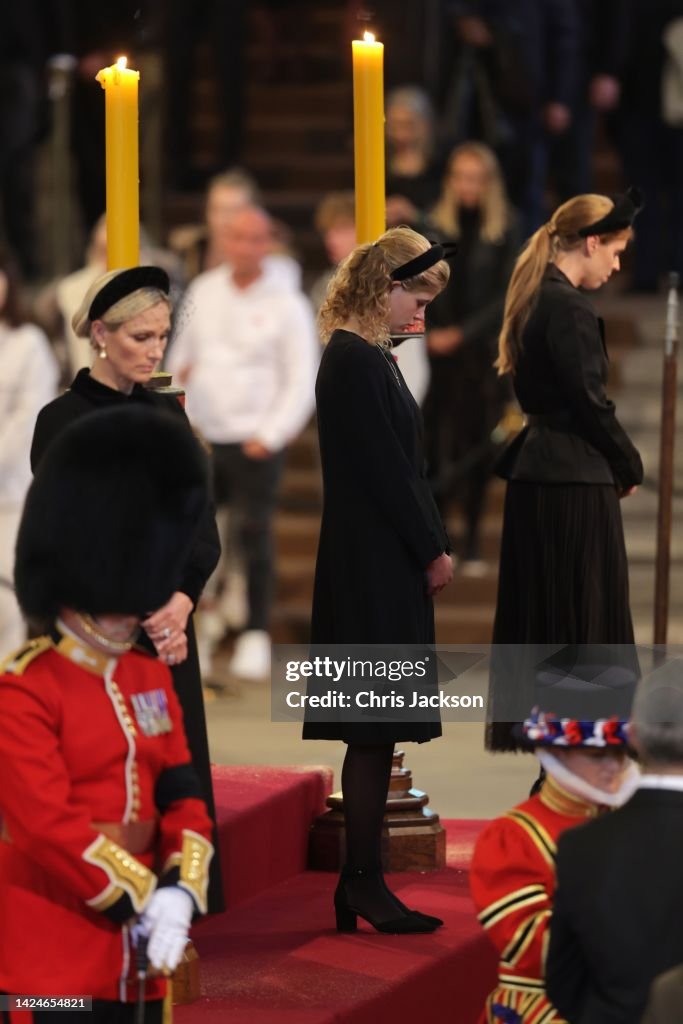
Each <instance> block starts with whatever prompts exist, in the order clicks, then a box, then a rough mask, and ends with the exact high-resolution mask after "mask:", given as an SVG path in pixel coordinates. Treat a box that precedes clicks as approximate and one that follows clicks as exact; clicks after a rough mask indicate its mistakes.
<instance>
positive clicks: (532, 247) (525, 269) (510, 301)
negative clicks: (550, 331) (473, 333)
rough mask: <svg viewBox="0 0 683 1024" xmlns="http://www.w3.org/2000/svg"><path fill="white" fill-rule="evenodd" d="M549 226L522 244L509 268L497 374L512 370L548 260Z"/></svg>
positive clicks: (542, 228) (549, 247) (496, 364)
mask: <svg viewBox="0 0 683 1024" xmlns="http://www.w3.org/2000/svg"><path fill="white" fill-rule="evenodd" d="M550 254H551V244H550V226H549V225H547V224H544V225H543V227H541V228H539V229H538V231H536V232H535V233H534V234H533V235H532V236H531V238H530V239H529V241H528V242H527V243H526V245H525V246H524V248H523V250H522V252H521V253H520V255H519V256H518V258H517V262H516V263H515V269H514V270H513V271H512V277H511V278H510V284H509V285H508V290H507V295H506V296H505V312H504V313H503V327H502V329H501V332H500V338H499V341H498V358H497V359H496V362H495V364H494V365H495V367H496V369H497V370H498V373H499V375H502V374H504V373H513V372H514V369H515V366H516V365H517V359H518V358H519V354H520V352H521V349H522V346H521V339H522V332H523V331H524V328H525V327H526V323H527V320H528V319H529V315H530V313H531V309H532V306H533V303H534V299H535V297H536V292H537V291H538V288H539V286H540V284H541V281H542V280H543V275H544V274H545V271H546V267H547V266H548V263H549V261H550Z"/></svg>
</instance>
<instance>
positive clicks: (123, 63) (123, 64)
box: [116, 57, 128, 71]
mask: <svg viewBox="0 0 683 1024" xmlns="http://www.w3.org/2000/svg"><path fill="white" fill-rule="evenodd" d="M116 66H117V68H118V69H119V71H125V70H126V68H127V67H128V58H127V57H119V59H118V60H117V62H116Z"/></svg>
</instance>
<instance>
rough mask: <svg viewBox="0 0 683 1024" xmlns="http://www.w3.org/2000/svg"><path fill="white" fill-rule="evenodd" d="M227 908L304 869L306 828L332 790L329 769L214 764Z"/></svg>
mask: <svg viewBox="0 0 683 1024" xmlns="http://www.w3.org/2000/svg"><path fill="white" fill-rule="evenodd" d="M212 774H213V784H214V797H215V801H216V820H217V821H218V835H219V841H220V856H221V867H222V869H223V886H224V890H225V899H226V903H227V906H228V907H234V906H236V904H238V903H241V902H243V901H244V900H247V899H250V898H251V897H252V896H255V895H256V894H257V893H259V892H262V891H263V890H264V889H269V888H270V887H271V886H273V885H276V884H277V883H278V882H281V881H283V879H285V878H289V877H290V876H291V875H295V874H298V873H299V872H300V871H305V870H306V856H307V846H308V830H309V828H310V825H311V823H312V821H313V820H314V818H315V817H316V816H317V815H318V814H320V813H321V812H322V811H323V810H324V809H325V798H326V797H327V796H328V795H329V794H330V793H331V792H332V782H333V777H332V769H331V768H326V767H320V768H310V767H301V768H299V767H296V766H295V767H292V768H272V767H269V766H261V765H237V766H234V767H233V766H230V767H222V766H217V765H214V767H213V770H212Z"/></svg>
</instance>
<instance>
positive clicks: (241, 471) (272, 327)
mask: <svg viewBox="0 0 683 1024" xmlns="http://www.w3.org/2000/svg"><path fill="white" fill-rule="evenodd" d="M222 245H223V255H224V260H225V262H224V263H222V264H221V265H220V266H218V267H215V268H214V269H213V270H208V271H205V272H204V273H203V274H200V275H199V276H198V277H196V278H195V280H194V281H193V282H192V284H191V285H190V287H189V288H188V290H187V293H186V295H185V299H184V302H183V306H182V308H181V311H180V314H179V317H178V321H177V328H176V333H175V336H174V338H173V342H172V346H171V350H170V353H169V357H168V360H167V367H168V369H169V370H170V371H171V372H172V373H173V374H174V375H175V377H176V379H177V380H178V382H179V383H180V384H181V385H182V386H183V387H184V388H185V391H186V394H187V413H188V416H189V417H190V419H191V421H192V422H193V423H194V425H195V426H196V427H197V428H198V429H199V430H200V431H201V432H202V434H203V435H204V437H205V438H206V440H207V441H208V442H209V443H210V444H211V447H212V453H213V469H214V488H215V500H216V505H217V506H218V507H219V508H220V507H221V506H224V507H225V506H227V507H228V508H229V510H230V515H231V517H233V514H234V515H236V517H237V520H238V531H237V532H238V538H239V547H240V549H241V552H240V553H241V557H242V559H243V561H244V564H245V568H246V577H247V599H248V601H247V603H248V617H247V622H246V628H245V630H244V631H243V632H242V633H241V634H240V636H239V637H238V640H237V644H236V648H235V652H234V655H233V658H232V662H231V665H230V668H231V671H232V673H233V674H235V675H238V676H242V677H244V678H261V677H264V676H266V675H268V673H269V670H270V637H269V633H268V628H269V615H270V604H271V594H272V579H273V554H272V519H273V515H274V512H275V506H276V502H277V495H278V485H279V481H280V477H281V474H282V469H283V466H284V459H285V450H286V448H287V445H288V444H289V443H290V442H291V441H292V440H293V439H294V438H295V437H296V435H297V434H298V433H299V432H300V431H301V430H302V428H303V427H304V426H305V425H306V423H307V421H308V419H309V417H310V416H311V413H312V412H313V405H314V381H315V372H316V369H317V362H318V342H317V337H316V332H315V326H314V322H313V315H312V312H311V309H310V306H309V303H308V301H307V299H306V298H305V296H304V295H303V294H302V293H301V292H300V291H298V290H296V289H294V288H293V287H292V286H291V285H285V284H283V282H282V280H281V279H280V277H279V276H278V275H275V274H273V273H272V272H271V270H270V268H269V265H268V262H267V257H268V254H269V252H270V250H271V248H272V223H271V220H270V217H269V216H268V214H267V213H266V212H265V211H264V210H262V209H261V208H259V207H256V206H246V207H244V208H242V209H241V210H240V211H239V212H237V213H236V214H235V216H234V217H233V218H231V219H230V221H229V222H228V224H227V225H226V226H225V230H224V233H223V236H222Z"/></svg>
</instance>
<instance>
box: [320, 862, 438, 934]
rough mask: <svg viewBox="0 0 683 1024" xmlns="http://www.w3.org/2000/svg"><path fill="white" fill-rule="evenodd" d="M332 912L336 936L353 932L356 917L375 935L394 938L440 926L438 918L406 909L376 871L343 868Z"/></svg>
mask: <svg viewBox="0 0 683 1024" xmlns="http://www.w3.org/2000/svg"><path fill="white" fill-rule="evenodd" d="M373 902H374V903H375V906H374V907H373V906H372V904H373ZM334 909H335V914H336V920H337V931H339V932H355V931H356V927H357V918H358V917H359V916H360V917H362V918H363V919H364V920H365V921H367V922H368V924H371V925H372V927H373V928H375V929H376V931H378V932H384V933H389V934H395V935H399V934H400V935H408V934H417V933H423V934H425V933H429V932H433V931H435V930H436V929H437V928H438V927H439V926H440V925H442V924H443V921H441V919H440V918H438V917H433V916H432V915H429V914H421V913H420V912H419V911H417V910H410V909H409V908H408V907H406V906H405V904H403V903H402V902H401V901H400V900H399V899H398V898H397V897H396V896H395V895H394V894H393V893H392V892H391V891H390V889H389V888H388V887H387V885H386V883H385V881H384V877H383V875H382V871H381V868H379V867H372V868H356V867H352V866H350V865H345V866H344V868H343V869H342V872H341V875H340V877H339V883H338V885H337V889H336V891H335V894H334ZM394 911H395V913H394Z"/></svg>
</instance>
